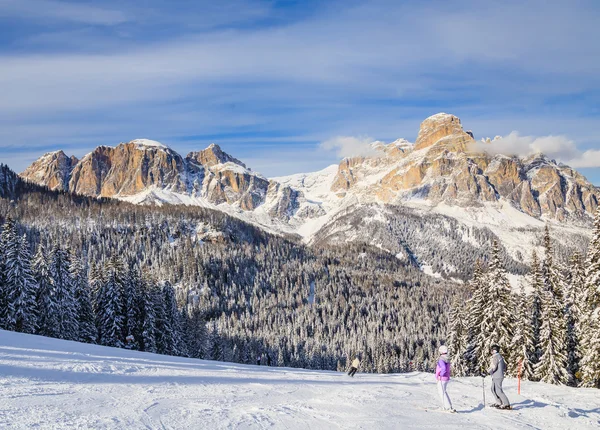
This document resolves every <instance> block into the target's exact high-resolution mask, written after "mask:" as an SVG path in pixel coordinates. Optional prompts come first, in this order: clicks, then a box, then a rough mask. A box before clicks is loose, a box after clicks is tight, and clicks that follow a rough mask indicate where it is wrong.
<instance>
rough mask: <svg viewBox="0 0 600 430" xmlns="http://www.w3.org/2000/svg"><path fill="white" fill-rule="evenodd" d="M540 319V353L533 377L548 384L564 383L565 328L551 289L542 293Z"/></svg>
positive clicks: (566, 374) (565, 358)
mask: <svg viewBox="0 0 600 430" xmlns="http://www.w3.org/2000/svg"><path fill="white" fill-rule="evenodd" d="M541 320H542V326H541V330H540V347H539V349H540V351H542V355H541V357H540V360H539V362H538V363H537V364H536V365H535V368H534V369H535V377H536V378H537V379H539V380H540V381H542V382H548V383H550V384H566V383H567V382H568V381H569V374H568V372H567V356H566V354H565V353H564V349H565V344H566V330H565V325H564V319H563V315H562V310H561V308H560V307H559V305H558V301H557V300H556V298H555V296H554V295H553V293H552V291H551V290H545V291H544V292H543V294H542V312H541Z"/></svg>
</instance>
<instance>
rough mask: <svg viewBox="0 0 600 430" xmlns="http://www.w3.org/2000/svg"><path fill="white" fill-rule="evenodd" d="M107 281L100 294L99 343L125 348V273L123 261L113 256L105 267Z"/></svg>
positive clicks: (105, 280) (98, 316)
mask: <svg viewBox="0 0 600 430" xmlns="http://www.w3.org/2000/svg"><path fill="white" fill-rule="evenodd" d="M104 272H105V274H106V275H105V279H104V282H103V284H102V286H101V288H100V292H99V294H98V304H99V309H98V315H97V318H96V320H97V322H98V341H99V343H100V344H101V345H106V346H114V347H119V348H121V347H123V345H124V339H123V323H124V320H125V318H124V316H123V290H124V272H125V270H124V269H123V264H122V263H121V260H120V259H119V258H118V257H117V256H116V255H113V256H112V257H111V258H110V259H109V261H108V263H107V264H106V266H105V270H104Z"/></svg>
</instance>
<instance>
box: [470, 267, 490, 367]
mask: <svg viewBox="0 0 600 430" xmlns="http://www.w3.org/2000/svg"><path fill="white" fill-rule="evenodd" d="M468 286H469V290H470V292H471V297H470V298H469V299H468V300H467V303H466V312H465V313H466V321H467V324H466V325H467V329H466V331H467V346H466V352H465V360H466V361H467V364H468V366H469V372H470V373H472V374H475V373H479V363H478V353H479V351H480V350H481V349H482V348H483V346H482V345H481V344H480V343H479V340H480V337H479V334H480V332H481V321H482V320H483V309H484V306H485V303H486V300H487V299H486V291H485V283H484V274H483V269H482V267H481V262H480V261H479V260H477V263H476V264H475V270H474V271H473V278H472V279H471V280H470V281H469V283H468Z"/></svg>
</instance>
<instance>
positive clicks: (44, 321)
mask: <svg viewBox="0 0 600 430" xmlns="http://www.w3.org/2000/svg"><path fill="white" fill-rule="evenodd" d="M48 266H49V263H48V259H47V257H46V251H45V249H44V247H43V246H42V245H40V246H39V247H38V249H37V252H36V253H35V256H34V257H33V269H34V270H33V275H34V277H35V280H36V283H37V285H38V290H37V297H36V302H37V309H38V333H39V334H41V335H43V336H50V337H58V336H59V330H58V329H59V325H58V307H59V303H58V302H57V301H56V299H57V297H56V294H55V293H54V286H53V284H52V279H51V278H50V269H49V267H48Z"/></svg>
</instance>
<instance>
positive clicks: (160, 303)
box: [150, 282, 173, 355]
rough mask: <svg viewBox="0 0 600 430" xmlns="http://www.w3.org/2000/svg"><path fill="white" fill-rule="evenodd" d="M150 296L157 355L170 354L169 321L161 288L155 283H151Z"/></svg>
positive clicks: (170, 336) (171, 338)
mask: <svg viewBox="0 0 600 430" xmlns="http://www.w3.org/2000/svg"><path fill="white" fill-rule="evenodd" d="M150 288H151V290H150V296H151V299H152V305H153V312H154V319H155V323H154V335H155V339H156V352H158V353H159V354H167V355H169V354H171V348H172V340H173V337H172V334H171V326H170V324H169V322H170V321H169V320H168V319H167V317H166V314H165V300H164V295H163V290H162V286H161V285H158V284H157V283H156V282H152V283H151V287H150Z"/></svg>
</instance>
